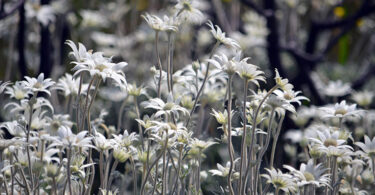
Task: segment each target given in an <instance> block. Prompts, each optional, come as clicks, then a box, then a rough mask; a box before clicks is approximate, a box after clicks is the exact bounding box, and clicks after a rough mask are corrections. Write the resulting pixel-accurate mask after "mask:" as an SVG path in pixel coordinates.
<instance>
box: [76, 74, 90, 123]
mask: <svg viewBox="0 0 375 195" xmlns="http://www.w3.org/2000/svg"><path fill="white" fill-rule="evenodd" d="M82 83H83V73H82V72H81V73H80V77H79V86H78V94H77V100H76V106H77V107H76V109H77V110H76V123H77V128H78V127H80V124H79V110H80V109H81V90H82ZM87 90H89V89H87Z"/></svg>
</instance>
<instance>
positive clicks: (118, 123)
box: [117, 96, 129, 131]
mask: <svg viewBox="0 0 375 195" xmlns="http://www.w3.org/2000/svg"><path fill="white" fill-rule="evenodd" d="M128 98H129V96H126V98H125V99H124V100H123V101H122V103H121V107H120V111H119V114H118V118H117V128H118V131H120V130H121V125H122V115H123V112H124V109H125V106H126V101H127V100H128Z"/></svg>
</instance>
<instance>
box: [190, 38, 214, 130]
mask: <svg viewBox="0 0 375 195" xmlns="http://www.w3.org/2000/svg"><path fill="white" fill-rule="evenodd" d="M219 45H220V42H216V43H215V45H214V47H213V48H212V50H211V54H210V59H211V58H212V56H213V54H214V52H215V50H216V48H217V47H219ZM209 70H210V62H208V63H207V70H206V73H205V75H204V78H203V82H202V85H201V87H200V88H199V90H198V93H197V96H196V97H195V100H194V105H193V108H192V109H191V111H190V115H189V118H188V120H187V122H186V125H185V126H186V127H188V126H189V123H190V119H191V116H192V115H193V113H194V111H195V107H196V106H197V103H198V99H199V97H200V95H201V93H202V91H203V89H204V85H205V84H206V81H207V78H208V72H209Z"/></svg>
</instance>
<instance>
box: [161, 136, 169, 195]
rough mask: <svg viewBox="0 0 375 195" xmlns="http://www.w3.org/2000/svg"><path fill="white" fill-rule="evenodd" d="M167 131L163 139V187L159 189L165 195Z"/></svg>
mask: <svg viewBox="0 0 375 195" xmlns="http://www.w3.org/2000/svg"><path fill="white" fill-rule="evenodd" d="M168 138H169V136H168V130H167V131H166V138H165V143H164V144H165V146H164V148H165V150H163V185H162V188H161V194H162V195H165V194H166V190H167V182H168V181H167V163H166V156H167V155H166V154H167V148H168Z"/></svg>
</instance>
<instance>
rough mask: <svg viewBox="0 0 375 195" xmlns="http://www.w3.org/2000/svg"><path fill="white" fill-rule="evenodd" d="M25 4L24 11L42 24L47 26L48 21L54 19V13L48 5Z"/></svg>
mask: <svg viewBox="0 0 375 195" xmlns="http://www.w3.org/2000/svg"><path fill="white" fill-rule="evenodd" d="M32 4H35V3H27V4H26V10H27V11H26V13H27V17H29V18H34V17H35V18H36V19H37V20H38V21H39V22H40V23H41V24H42V25H43V26H47V25H48V24H49V23H50V22H54V21H55V15H54V14H55V13H54V10H53V8H52V7H51V6H50V5H36V4H35V5H32Z"/></svg>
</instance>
